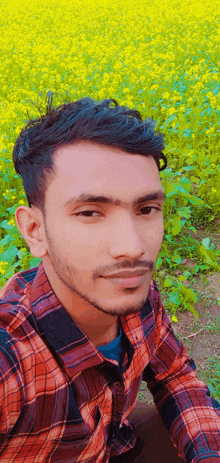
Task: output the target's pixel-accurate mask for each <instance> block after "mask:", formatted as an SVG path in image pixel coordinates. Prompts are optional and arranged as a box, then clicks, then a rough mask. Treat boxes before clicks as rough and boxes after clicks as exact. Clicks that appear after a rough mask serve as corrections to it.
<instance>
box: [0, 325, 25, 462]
mask: <svg viewBox="0 0 220 463" xmlns="http://www.w3.org/2000/svg"><path fill="white" fill-rule="evenodd" d="M19 370H20V369H19V362H18V360H17V358H16V355H15V352H14V349H13V342H12V340H11V339H10V336H9V334H8V333H7V331H5V330H4V329H2V328H0V404H1V406H0V454H1V452H2V450H3V448H4V446H5V445H6V441H7V439H8V438H9V437H10V432H11V430H12V429H13V427H14V426H15V424H16V422H17V419H18V417H19V415H20V411H21V404H22V402H23V384H22V381H21V375H20V371H19ZM0 459H1V458H0Z"/></svg>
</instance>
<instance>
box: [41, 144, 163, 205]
mask: <svg viewBox="0 0 220 463" xmlns="http://www.w3.org/2000/svg"><path fill="white" fill-rule="evenodd" d="M54 167H55V169H54V170H55V172H54V174H55V175H54V177H53V180H52V182H51V184H50V185H49V190H50V191H48V193H50V192H51V191H53V190H56V192H58V191H59V194H60V199H61V200H62V201H67V200H68V198H69V197H71V196H72V195H75V194H80V193H87V192H89V193H91V191H92V192H93V193H95V194H104V193H105V195H106V194H109V195H111V196H113V195H115V196H116V192H117V197H119V195H122V200H123V199H124V195H125V196H126V198H127V200H128V199H129V196H130V197H131V199H132V192H134V190H135V197H136V196H137V193H139V191H140V193H142V192H144V193H146V192H148V191H149V192H151V191H155V189H158V188H159V187H160V188H162V187H161V183H160V178H159V173H158V168H157V165H156V163H155V161H154V159H153V158H152V157H151V156H147V157H145V156H143V155H138V154H137V155H136V154H134V155H132V154H128V153H126V152H124V151H122V150H120V149H118V148H113V147H109V146H102V145H98V144H96V143H91V142H87V141H86V142H80V143H76V144H73V145H69V146H64V147H62V148H59V149H58V150H57V152H56V154H55V163H54Z"/></svg>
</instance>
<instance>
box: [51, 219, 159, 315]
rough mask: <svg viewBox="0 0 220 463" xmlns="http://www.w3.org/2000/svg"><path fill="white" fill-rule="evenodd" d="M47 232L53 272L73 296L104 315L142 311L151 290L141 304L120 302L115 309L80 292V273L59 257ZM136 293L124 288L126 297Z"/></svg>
mask: <svg viewBox="0 0 220 463" xmlns="http://www.w3.org/2000/svg"><path fill="white" fill-rule="evenodd" d="M45 230H46V237H47V241H48V256H49V259H50V262H51V265H52V267H53V271H54V272H55V274H56V276H57V277H58V279H59V280H60V281H61V282H62V283H63V284H64V285H65V287H67V288H68V289H69V290H70V292H71V294H72V295H74V296H78V297H80V298H81V299H83V301H85V303H87V304H90V305H92V306H93V307H95V308H96V309H98V310H99V311H101V312H102V313H105V314H109V315H114V316H120V315H128V314H135V313H138V312H140V311H141V310H142V308H143V307H144V306H145V304H146V301H147V298H148V290H149V288H148V290H146V294H145V295H144V296H143V297H142V298H141V300H140V301H139V302H135V303H129V302H124V303H121V304H120V302H117V303H116V304H115V306H114V308H111V307H108V306H107V305H104V304H100V303H99V301H98V300H97V299H94V298H93V297H91V296H89V295H88V294H86V293H84V292H82V290H80V289H79V288H78V287H77V285H76V283H75V281H76V279H77V273H78V270H77V268H76V267H74V266H70V265H68V264H67V263H66V259H65V258H61V257H60V256H59V251H58V250H57V248H56V245H55V244H54V243H53V240H52V239H51V237H50V236H49V233H48V230H47V228H46V226H45ZM151 273H153V272H151ZM91 279H92V277H91ZM148 286H149V285H148ZM55 292H56V291H55ZM135 292H137V288H123V294H124V295H128V296H129V295H130V296H132V295H133V294H135Z"/></svg>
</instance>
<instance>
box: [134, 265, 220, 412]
mask: <svg viewBox="0 0 220 463" xmlns="http://www.w3.org/2000/svg"><path fill="white" fill-rule="evenodd" d="M194 289H195V290H196V291H197V293H198V294H199V299H198V302H197V303H196V305H195V309H196V311H197V312H198V314H199V315H200V318H199V319H198V318H196V317H195V316H194V315H192V314H191V313H190V312H188V311H185V312H182V313H181V312H179V314H177V317H178V323H173V324H172V326H173V329H174V332H175V334H176V336H177V337H178V338H179V339H181V341H182V342H183V343H184V345H185V346H186V348H187V353H188V355H189V356H190V357H192V358H193V360H194V362H195V364H196V367H197V374H198V376H199V378H200V379H203V380H204V375H205V374H206V377H207V374H208V373H207V372H208V365H209V364H208V357H212V358H214V359H216V360H217V361H218V360H219V359H220V306H219V305H218V304H219V303H220V302H219V301H218V299H217V298H218V297H219V298H220V273H215V274H213V275H209V276H207V283H206V284H204V281H203V280H202V279H201V278H200V277H197V278H196V283H195V285H194ZM219 362H220V360H219ZM219 371H220V367H219ZM139 399H140V400H144V401H147V402H148V403H150V404H151V403H153V398H152V395H151V393H150V392H149V391H148V389H147V387H146V385H145V383H142V386H141V390H140V392H139Z"/></svg>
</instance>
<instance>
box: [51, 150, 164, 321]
mask: <svg viewBox="0 0 220 463" xmlns="http://www.w3.org/2000/svg"><path fill="white" fill-rule="evenodd" d="M55 156H56V158H55V175H54V177H53V178H52V181H51V182H50V183H49V185H48V188H47V191H46V197H45V233H46V243H47V255H46V256H45V257H44V258H43V260H45V262H47V264H48V263H49V265H50V267H51V269H52V271H53V273H54V274H55V275H56V278H58V280H57V281H59V291H60V289H62V287H63V288H65V291H66V290H67V289H68V291H69V294H77V295H80V296H81V297H82V298H83V299H84V300H85V301H87V302H89V303H91V304H92V305H94V306H95V307H96V308H97V309H98V310H101V311H102V312H105V313H108V314H112V315H122V314H126V313H131V312H137V311H139V310H140V309H141V307H142V305H143V304H144V302H145V301H146V298H147V295H148V290H149V283H150V279H151V277H152V273H153V266H154V264H155V262H156V259H157V255H158V252H159V249H160V246H161V242H162V237H163V217H162V204H163V199H164V198H163V194H164V193H163V188H162V186H161V182H160V178H159V174H158V169H157V166H156V163H155V161H154V160H153V158H152V157H144V156H142V155H132V154H127V153H124V152H123V151H121V150H119V149H116V148H112V147H106V146H101V145H97V144H95V143H91V142H87V141H86V142H80V143H77V144H74V145H71V146H65V147H63V148H60V149H59V150H58V151H57V152H56V154H55ZM82 195H84V199H83V196H82ZM87 195H92V196H93V197H100V196H102V197H106V198H112V199H113V200H116V201H118V203H111V202H110V201H109V203H106V202H105V200H104V199H103V198H102V200H100V199H99V201H96V200H95V198H91V199H90V200H89V201H88V200H87V201H86V202H85V200H86V196H87ZM150 195H151V197H150ZM80 196H81V199H80V198H79V197H80ZM142 197H145V198H142ZM76 198H79V200H78V202H76ZM140 198H142V200H141V199H140ZM87 199H88V198H87ZM138 200H139V202H138ZM137 269H139V270H142V271H143V270H144V271H145V274H144V275H142V276H132V278H130V277H129V278H127V277H126V275H125V276H118V277H117V276H115V278H112V277H110V275H111V276H112V274H114V273H116V272H122V271H123V272H124V271H131V272H134V271H135V270H137ZM54 290H55V292H56V288H54Z"/></svg>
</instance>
